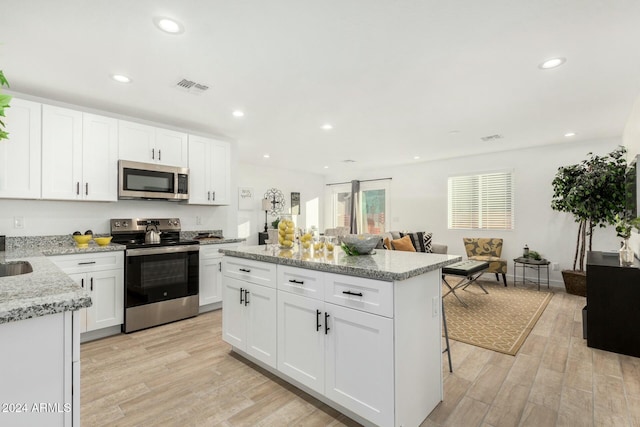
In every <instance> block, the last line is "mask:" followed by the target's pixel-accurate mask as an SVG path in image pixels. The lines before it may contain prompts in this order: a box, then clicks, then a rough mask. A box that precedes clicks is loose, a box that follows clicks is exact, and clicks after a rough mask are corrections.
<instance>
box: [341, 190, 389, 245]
mask: <svg viewBox="0 0 640 427" xmlns="http://www.w3.org/2000/svg"><path fill="white" fill-rule="evenodd" d="M390 181H391V180H389V179H384V180H383V179H381V180H372V181H360V202H361V204H362V193H363V192H365V191H372V190H384V192H385V193H384V194H385V196H384V200H385V203H384V231H381V233H384V232H385V231H387V230H389V226H390V212H389V205H390V188H391V185H390ZM340 193H351V183H345V184H333V185H330V186H328V199H329V206H330V208H329V213H330V218H329V221H328V223H329V224H330V226H329V227H328V228H332V227H342V225H339V224H337V222H336V218H337V204H336V201H337V195H338V194H340ZM361 207H362V206H361ZM358 214H359V216H360V221H359V223H360V224H365V219H366V216H365V214H364V212H362V211H360V212H359V213H358ZM359 232H360V233H363V231H359Z"/></svg>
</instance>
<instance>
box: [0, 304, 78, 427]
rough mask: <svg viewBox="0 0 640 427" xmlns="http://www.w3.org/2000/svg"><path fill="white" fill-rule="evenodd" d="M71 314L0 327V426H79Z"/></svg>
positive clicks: (74, 339)
mask: <svg viewBox="0 0 640 427" xmlns="http://www.w3.org/2000/svg"><path fill="white" fill-rule="evenodd" d="M76 314H77V312H71V311H67V312H63V313H56V314H50V315H46V316H41V317H34V318H31V319H25V320H20V321H17V322H9V323H3V324H0V342H2V351H1V352H0V378H1V379H2V381H1V384H0V404H2V407H1V408H0V425H3V426H15V427H20V426H25V427H26V426H29V427H31V426H60V427H62V426H64V427H71V426H79V425H80V423H79V420H80V369H79V367H80V351H79V346H80V344H79V342H80V336H79V332H78V331H76V330H75V328H74V327H73V320H74V319H73V318H74V316H75V315H76Z"/></svg>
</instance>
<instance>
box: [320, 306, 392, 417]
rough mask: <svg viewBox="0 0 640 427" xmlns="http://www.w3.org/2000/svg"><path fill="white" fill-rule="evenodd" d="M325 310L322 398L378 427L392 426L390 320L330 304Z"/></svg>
mask: <svg viewBox="0 0 640 427" xmlns="http://www.w3.org/2000/svg"><path fill="white" fill-rule="evenodd" d="M325 309H326V311H327V313H329V315H330V317H329V319H328V322H329V323H328V327H329V332H328V334H327V341H326V351H325V354H326V365H325V367H326V385H325V395H326V396H327V397H328V398H329V399H331V400H333V401H334V402H336V403H338V404H340V405H342V406H344V407H345V408H347V409H350V410H352V411H354V412H355V413H357V414H359V415H361V416H363V417H365V418H366V419H368V420H370V421H372V422H374V423H375V424H377V425H385V426H387V425H393V422H394V413H393V408H394V382H393V378H394V370H393V366H394V365H393V320H392V319H387V318H385V317H382V316H376V315H373V314H369V313H364V312H361V311H358V310H353V309H348V308H345V307H340V306H337V305H333V304H329V303H327V304H326V306H325Z"/></svg>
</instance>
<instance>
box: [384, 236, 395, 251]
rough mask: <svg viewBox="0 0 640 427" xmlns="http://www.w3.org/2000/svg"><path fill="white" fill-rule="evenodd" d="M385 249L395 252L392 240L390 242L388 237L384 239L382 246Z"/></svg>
mask: <svg viewBox="0 0 640 427" xmlns="http://www.w3.org/2000/svg"><path fill="white" fill-rule="evenodd" d="M382 246H383V247H384V248H385V249H389V250H390V251H392V250H393V246H391V240H389V238H388V237H385V238H384V243H383V245H382Z"/></svg>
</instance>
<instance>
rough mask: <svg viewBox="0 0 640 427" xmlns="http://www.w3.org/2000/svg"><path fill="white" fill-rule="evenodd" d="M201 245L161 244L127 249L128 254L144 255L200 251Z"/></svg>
mask: <svg viewBox="0 0 640 427" xmlns="http://www.w3.org/2000/svg"><path fill="white" fill-rule="evenodd" d="M199 250H200V245H183V246H160V247H158V248H140V249H127V250H126V255H127V256H144V255H158V254H175V253H180V252H198V251H199Z"/></svg>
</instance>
